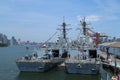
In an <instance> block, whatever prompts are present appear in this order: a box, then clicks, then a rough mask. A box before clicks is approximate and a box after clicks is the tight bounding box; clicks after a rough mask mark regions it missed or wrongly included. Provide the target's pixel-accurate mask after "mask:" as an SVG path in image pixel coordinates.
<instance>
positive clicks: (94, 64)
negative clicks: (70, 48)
mask: <svg viewBox="0 0 120 80" xmlns="http://www.w3.org/2000/svg"><path fill="white" fill-rule="evenodd" d="M81 25H82V27H83V28H82V30H83V33H82V35H81V36H80V37H79V39H78V54H77V55H76V56H75V57H74V58H69V59H67V60H66V61H65V70H66V72H67V73H73V74H98V72H99V66H100V62H99V61H98V49H97V48H96V45H95V43H93V39H92V38H91V37H90V36H89V35H88V34H87V31H88V28H86V25H87V24H86V22H85V19H84V20H83V21H81Z"/></svg>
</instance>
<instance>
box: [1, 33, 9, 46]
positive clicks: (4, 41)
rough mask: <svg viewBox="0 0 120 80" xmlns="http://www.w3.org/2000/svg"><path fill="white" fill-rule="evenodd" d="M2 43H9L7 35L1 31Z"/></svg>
mask: <svg viewBox="0 0 120 80" xmlns="http://www.w3.org/2000/svg"><path fill="white" fill-rule="evenodd" d="M0 43H4V44H8V39H7V36H6V35H4V34H2V33H0Z"/></svg>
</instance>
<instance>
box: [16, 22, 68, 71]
mask: <svg viewBox="0 0 120 80" xmlns="http://www.w3.org/2000/svg"><path fill="white" fill-rule="evenodd" d="M61 26H62V29H61V30H60V31H62V35H60V36H59V38H58V40H57V42H56V43H55V44H54V45H53V44H52V45H51V46H47V45H46V47H45V53H43V54H44V55H43V56H42V57H39V56H38V54H37V53H36V52H35V53H34V54H33V55H27V56H25V57H22V58H19V59H17V60H16V64H17V66H18V68H19V70H20V71H27V72H45V71H48V70H50V69H52V68H54V67H56V66H58V65H60V64H61V63H63V62H64V61H65V58H66V57H68V50H67V47H66V46H68V45H67V44H66V43H67V39H66V27H65V26H66V23H65V22H63V24H62V25H61ZM54 35H55V34H54ZM50 39H51V38H49V40H50ZM45 43H48V40H47V41H46V42H45Z"/></svg>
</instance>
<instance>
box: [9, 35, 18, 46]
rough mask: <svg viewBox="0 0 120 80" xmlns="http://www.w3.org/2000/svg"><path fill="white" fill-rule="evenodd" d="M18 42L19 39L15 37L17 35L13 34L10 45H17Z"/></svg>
mask: <svg viewBox="0 0 120 80" xmlns="http://www.w3.org/2000/svg"><path fill="white" fill-rule="evenodd" d="M17 44H18V42H17V40H16V39H15V37H14V36H13V37H12V38H11V40H10V45H17Z"/></svg>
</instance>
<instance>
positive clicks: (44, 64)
mask: <svg viewBox="0 0 120 80" xmlns="http://www.w3.org/2000/svg"><path fill="white" fill-rule="evenodd" d="M63 61H64V59H53V60H17V61H16V64H17V66H18V68H19V70H20V71H22V72H46V71H48V70H50V69H52V68H54V67H57V66H58V65H59V64H61V63H63Z"/></svg>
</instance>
